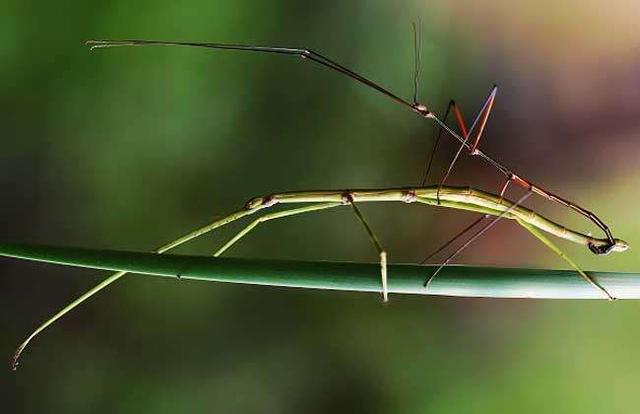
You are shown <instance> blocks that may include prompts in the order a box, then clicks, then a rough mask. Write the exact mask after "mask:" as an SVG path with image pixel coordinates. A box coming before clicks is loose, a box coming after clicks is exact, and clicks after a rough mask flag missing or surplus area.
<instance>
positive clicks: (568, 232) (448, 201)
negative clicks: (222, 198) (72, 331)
mask: <svg viewBox="0 0 640 414" xmlns="http://www.w3.org/2000/svg"><path fill="white" fill-rule="evenodd" d="M368 202H402V203H421V204H426V205H430V206H440V207H446V208H453V209H458V210H467V211H473V212H477V213H482V214H489V215H493V216H503V217H504V218H506V219H511V220H515V221H516V222H517V223H519V224H521V225H523V227H525V228H526V229H527V230H529V231H530V229H531V228H533V229H537V230H539V234H541V232H546V233H549V234H551V235H554V236H556V237H559V238H562V239H565V240H567V241H571V242H574V243H578V244H581V245H584V246H590V245H595V246H600V245H606V244H608V243H609V241H608V239H598V238H594V237H591V236H589V235H586V234H583V233H581V232H579V231H575V230H572V229H569V228H567V227H564V226H562V225H560V224H558V223H555V222H553V221H551V220H549V219H547V218H545V217H544V216H542V215H540V214H537V213H536V212H534V211H533V210H530V209H528V208H526V207H523V206H519V205H517V206H516V205H514V203H513V202H511V201H508V200H506V199H504V198H503V197H500V196H497V195H495V194H490V193H486V192H484V191H481V190H476V189H474V188H471V187H439V186H429V187H420V188H388V189H362V190H318V191H296V192H287V193H278V194H272V195H269V196H266V197H257V198H253V199H251V200H250V201H249V202H247V203H246V205H245V206H244V208H242V209H240V210H238V211H236V212H234V213H232V214H230V215H228V216H226V217H224V218H222V219H220V220H216V221H214V222H212V223H210V224H207V225H205V226H203V227H201V228H199V229H197V230H194V231H192V232H191V233H188V234H186V235H184V236H182V237H180V238H178V239H176V240H174V241H172V242H170V243H167V244H165V245H163V246H161V247H159V248H158V249H156V250H154V253H157V254H162V253H165V252H167V251H169V250H171V249H173V248H175V247H178V246H180V245H182V244H184V243H187V242H189V241H191V240H193V239H195V238H197V237H199V236H202V235H204V234H206V233H209V232H211V231H213V230H215V229H217V228H220V227H222V226H225V225H227V224H230V223H233V222H235V221H237V220H240V219H242V218H244V217H247V216H250V215H253V214H255V213H257V212H259V211H261V210H264V209H267V208H270V207H273V206H275V205H277V204H307V203H308V204H314V205H313V206H309V207H307V208H305V207H302V208H299V209H296V210H295V211H294V210H287V211H283V212H279V213H273V214H272V215H270V217H268V216H269V215H265V216H262V217H263V218H262V220H261V219H260V218H259V219H257V220H256V221H254V223H255V224H253V223H252V224H251V225H250V226H249V227H248V228H246V229H245V230H243V231H241V232H240V233H238V235H236V236H235V237H234V238H233V239H231V240H230V241H229V242H227V243H226V244H225V245H224V246H223V247H222V248H221V249H220V250H218V251H217V252H216V256H218V255H219V254H221V253H222V252H223V251H225V250H227V249H228V248H229V247H231V245H233V244H234V243H235V242H237V241H238V240H239V239H240V238H241V237H243V236H244V235H246V234H247V233H248V232H249V231H250V230H252V229H253V228H255V227H256V226H257V224H258V223H260V222H263V221H266V220H269V219H275V218H283V217H287V216H291V215H293V214H296V212H297V213H300V214H301V213H306V212H311V211H318V210H324V209H328V208H334V207H339V206H348V205H350V204H351V203H358V204H362V203H368ZM505 212H506V213H505ZM534 235H536V234H535V233H534ZM536 237H538V236H537V235H536ZM545 244H547V243H545ZM547 246H549V244H547ZM627 248H628V245H627V243H626V242H624V241H622V240H619V239H615V244H614V247H613V248H612V250H613V251H624V250H626V249H627ZM554 251H555V250H554ZM563 258H564V259H565V260H567V257H566V256H563ZM385 259H386V257H385ZM569 263H570V264H571V266H572V267H574V268H575V269H576V270H577V271H579V272H581V274H582V273H583V272H582V270H581V269H579V268H578V267H577V266H576V265H575V262H573V261H570V259H569ZM125 274H126V272H117V273H114V274H113V275H111V276H109V277H108V278H106V279H105V280H104V281H102V282H101V283H100V284H98V285H97V286H96V287H94V288H92V289H91V290H89V291H88V292H86V293H85V294H83V295H82V296H80V297H79V298H78V299H76V300H74V301H73V302H71V303H70V304H69V305H67V306H66V307H64V308H63V309H62V310H60V311H59V312H58V313H56V314H55V315H54V316H53V317H51V318H50V319H49V320H47V321H46V322H44V323H43V324H42V325H40V326H39V327H38V328H37V329H36V330H35V331H34V332H33V333H32V334H31V335H29V336H28V337H27V339H26V340H25V341H24V342H23V343H22V344H21V345H20V346H19V347H18V350H17V351H16V353H15V355H14V358H13V362H12V365H13V367H14V368H15V367H16V366H17V362H18V358H19V357H20V354H21V353H22V351H23V350H24V349H25V348H26V346H27V345H28V344H29V342H30V341H31V340H32V339H33V338H34V337H35V336H36V335H38V334H39V333H40V332H42V331H43V330H44V329H45V328H46V327H48V326H49V325H51V324H52V323H53V322H55V321H56V320H58V319H60V318H61V317H62V316H63V315H65V314H66V313H68V312H69V311H71V310H72V309H74V308H75V307H77V306H78V305H79V304H80V303H82V302H84V301H85V300H87V299H88V298H89V297H91V296H93V295H94V294H96V293H97V292H99V291H100V290H102V289H104V288H105V287H107V286H108V285H110V284H111V283H113V282H115V281H116V280H118V279H119V278H121V277H122V276H124V275H125ZM583 277H584V276H583ZM586 277H587V278H588V276H586ZM590 283H591V282H590Z"/></svg>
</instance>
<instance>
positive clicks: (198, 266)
mask: <svg viewBox="0 0 640 414" xmlns="http://www.w3.org/2000/svg"><path fill="white" fill-rule="evenodd" d="M0 256H6V257H13V258H18V259H26V260H34V261H40V262H46V263H54V264H61V265H69V266H77V267H85V268H91V269H99V270H111V271H124V272H130V273H137V274H145V275H154V276H167V277H173V278H176V277H180V278H181V279H195V280H207V281H216V282H229V283H245V284H257V285H270V286H286V287H298V288H309V289H332V290H346V291H360V292H376V293H379V292H380V289H381V288H380V274H379V270H380V269H379V264H377V263H376V264H374V263H349V262H302V261H279V260H259V259H237V258H212V257H205V256H184V255H166V254H165V255H158V254H154V253H136V252H125V251H113V250H91V249H80V248H69V247H50V246H36V245H24V244H0ZM433 269H434V266H430V265H412V264H393V265H389V285H388V289H389V292H390V293H398V294H402V293H405V294H422V295H447V296H467V297H491V298H541V299H542V298H546V299H603V298H604V297H603V295H602V294H601V292H600V291H599V290H597V289H594V288H593V286H591V285H589V284H588V283H585V281H584V280H583V278H582V277H581V276H580V275H579V274H578V272H576V271H570V270H552V269H521V268H497V267H478V266H447V267H446V268H445V269H443V271H442V272H441V273H440V274H439V275H438V278H436V279H435V280H434V281H433V283H431V284H430V286H429V288H428V289H425V287H424V286H423V284H424V281H425V278H426V277H427V275H429V274H430V272H432V271H433ZM588 273H589V274H590V276H591V277H593V278H594V279H595V280H596V281H597V282H598V283H599V284H601V285H602V286H603V287H605V288H606V289H607V290H609V291H610V292H611V293H612V294H614V295H615V296H616V297H617V298H620V299H640V273H622V272H588Z"/></svg>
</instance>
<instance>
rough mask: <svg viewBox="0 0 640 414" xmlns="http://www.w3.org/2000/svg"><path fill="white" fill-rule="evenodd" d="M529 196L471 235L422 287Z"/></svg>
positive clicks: (427, 284) (529, 193)
mask: <svg viewBox="0 0 640 414" xmlns="http://www.w3.org/2000/svg"><path fill="white" fill-rule="evenodd" d="M531 194H533V193H532V192H531V191H529V192H527V193H526V194H524V195H523V196H522V197H520V199H519V200H518V201H517V202H516V203H514V204H513V205H511V206H510V207H509V208H508V209H506V210H505V211H503V212H502V213H500V215H498V216H496V217H494V218H493V219H492V220H491V221H489V222H488V223H487V224H485V225H484V226H482V227H481V228H480V229H479V230H478V231H477V232H476V233H474V234H473V236H471V238H470V239H469V240H467V241H466V242H465V243H464V244H463V245H462V246H460V247H459V248H458V249H456V250H455V251H454V252H453V253H452V254H450V255H449V256H448V257H447V258H446V259H445V260H444V262H442V263H441V264H440V266H439V267H438V268H437V269H436V270H435V271H434V272H433V273H432V274H431V275H430V276H429V277H428V278H427V280H426V281H425V282H424V287H425V288H429V285H430V284H431V282H432V281H433V279H434V278H435V277H436V276H437V275H438V273H440V271H441V270H442V269H443V268H444V267H445V266H446V265H447V264H449V262H451V260H453V259H454V258H455V257H456V256H457V255H458V254H459V253H460V252H462V251H463V250H464V249H466V248H467V247H468V246H469V245H470V244H471V243H473V242H474V241H475V240H476V239H478V237H480V236H482V235H483V234H484V233H485V232H486V231H487V230H489V229H490V228H491V227H493V226H495V225H496V223H497V222H498V221H500V220H501V219H502V218H503V217H505V216H506V215H508V214H509V213H510V212H511V211H512V210H513V209H515V208H516V207H518V206H519V205H520V204H522V203H523V202H524V201H525V200H526V199H527V198H529V197H530V196H531Z"/></svg>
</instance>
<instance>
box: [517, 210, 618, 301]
mask: <svg viewBox="0 0 640 414" xmlns="http://www.w3.org/2000/svg"><path fill="white" fill-rule="evenodd" d="M516 221H517V222H518V224H520V225H521V226H522V227H524V228H525V229H527V230H528V231H529V233H531V234H533V235H534V236H535V237H536V238H537V239H538V240H540V241H541V242H542V243H544V244H545V245H546V246H547V247H548V248H550V249H551V250H552V251H554V252H555V253H556V254H557V255H558V256H560V257H561V258H563V259H564V260H565V261H566V262H567V263H569V264H570V265H571V267H573V268H574V269H575V270H576V271H577V272H578V274H580V276H581V277H582V278H583V279H584V280H585V281H586V282H587V283H589V284H590V285H591V286H593V287H594V288H596V289H598V290H599V291H601V292H602V293H603V294H604V295H606V297H607V299H609V300H616V298H615V297H614V296H612V295H611V294H610V293H609V292H608V291H607V290H606V289H605V288H604V287H602V286H601V285H600V284H599V283H598V282H596V281H595V280H594V279H593V278H592V277H591V276H589V275H588V274H587V273H586V272H585V271H584V270H582V269H581V268H580V266H578V264H577V263H576V262H574V261H573V259H571V258H570V257H569V256H567V254H566V253H565V252H563V251H562V250H560V248H559V247H558V246H556V244H555V243H553V242H552V241H551V240H549V239H548V238H547V237H546V236H545V235H544V234H542V232H540V230H538V229H537V228H535V227H533V226H532V225H531V224H529V223H525V222H524V221H521V220H518V219H516Z"/></svg>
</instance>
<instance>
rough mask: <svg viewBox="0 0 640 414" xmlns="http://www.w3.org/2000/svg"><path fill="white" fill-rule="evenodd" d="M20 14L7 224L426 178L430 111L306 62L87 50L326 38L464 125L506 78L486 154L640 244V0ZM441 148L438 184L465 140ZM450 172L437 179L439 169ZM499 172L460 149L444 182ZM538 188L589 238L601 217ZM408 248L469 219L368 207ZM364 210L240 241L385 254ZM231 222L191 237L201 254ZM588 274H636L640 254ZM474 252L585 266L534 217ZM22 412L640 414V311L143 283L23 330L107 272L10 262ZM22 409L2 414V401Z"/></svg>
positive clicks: (8, 127)
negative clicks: (415, 34)
mask: <svg viewBox="0 0 640 414" xmlns="http://www.w3.org/2000/svg"><path fill="white" fill-rule="evenodd" d="M3 4H4V6H3V7H2V8H3V12H2V13H1V14H0V62H1V63H0V79H1V81H0V108H2V110H1V111H0V125H1V127H0V131H1V132H2V142H3V145H2V151H1V152H0V162H1V163H2V166H3V174H0V186H1V188H2V194H3V196H2V202H1V203H0V215H1V217H2V223H3V230H4V231H3V237H4V238H5V239H6V240H12V241H20V242H37V243H47V244H56V245H72V246H84V247H92V248H114V249H132V250H138V251H147V250H150V249H152V248H153V247H156V246H158V245H160V244H162V243H164V242H166V241H169V240H171V239H173V238H175V237H177V236H178V235H180V234H182V233H185V232H186V231H188V230H190V229H193V228H195V227H198V226H200V225H202V224H204V223H206V222H208V221H209V220H211V219H212V218H213V217H214V216H219V215H222V214H224V213H226V212H229V211H231V210H233V209H235V208H237V207H238V206H240V205H242V204H243V203H244V202H245V201H246V200H247V199H249V198H251V197H252V196H256V195H263V194H268V193H271V192H275V191H284V190H296V189H298V190H302V189H312V188H340V189H342V188H348V187H351V188H355V187H386V186H406V185H415V184H417V183H419V181H420V178H421V176H422V173H423V169H424V164H425V161H426V159H427V157H428V154H429V151H430V149H431V146H432V143H433V133H434V131H433V125H432V124H431V123H430V122H428V121H425V120H422V119H420V118H419V117H417V116H415V114H413V113H411V112H410V111H408V110H406V109H405V108H401V107H399V106H397V105H394V104H393V103H392V102H391V101H389V100H387V99H386V98H384V97H383V96H382V95H380V94H378V93H377V92H375V91H372V90H370V89H367V88H365V87H363V86H361V85H358V84H355V83H354V82H352V81H350V80H348V79H345V78H343V77H341V76H338V75H336V74H334V73H331V72H329V71H327V70H325V69H323V68H321V67H318V66H315V65H314V64H313V63H311V62H305V61H301V60H299V59H296V58H290V57H286V56H284V57H283V56H267V55H255V54H248V53H238V52H212V51H204V50H190V49H171V48H129V49H114V50H104V51H95V52H91V53H90V52H88V50H87V49H86V48H85V47H83V45H82V42H83V41H84V40H87V39H92V38H159V39H174V40H192V41H217V42H238V43H259V44H274V45H284V46H305V47H311V48H314V49H317V50H319V51H322V52H324V53H326V54H327V55H328V56H330V57H333V58H335V59H336V60H338V61H340V62H342V63H344V64H345V65H347V66H349V67H351V68H353V69H355V70H357V71H359V72H361V73H362V74H364V75H366V76H368V77H370V78H372V79H374V80H376V81H378V82H380V83H381V84H383V85H385V86H386V87H388V88H389V89H391V90H393V91H396V92H397V93H398V94H400V95H402V96H406V97H407V98H409V97H410V96H411V95H412V93H413V92H412V71H413V43H412V32H411V22H412V21H413V20H415V19H417V18H420V19H421V21H422V50H421V51H422V62H423V68H422V74H421V81H422V82H421V88H420V98H421V101H423V102H424V103H425V104H426V105H428V106H429V107H430V108H432V109H433V110H435V111H438V112H441V111H443V110H444V108H445V105H446V103H447V102H448V100H449V99H450V98H452V97H455V98H456V99H457V100H458V102H460V104H461V105H462V107H463V111H464V112H465V114H466V115H467V116H468V117H471V115H472V113H474V112H475V110H477V108H478V106H479V105H480V103H481V100H482V98H483V97H484V96H485V95H486V93H487V92H488V91H489V88H490V87H491V85H492V84H493V83H494V82H496V83H498V84H499V85H500V90H499V94H498V97H497V100H496V106H495V109H494V112H493V116H492V118H491V120H490V122H489V126H488V130H487V134H486V140H485V142H484V143H483V149H484V150H486V151H487V152H488V153H490V154H492V155H494V156H495V157H496V158H498V159H499V160H501V161H502V162H503V163H504V164H506V165H508V166H510V167H513V168H514V169H515V170H516V171H518V172H521V173H522V174H523V175H524V176H526V177H529V178H531V179H532V180H534V181H536V182H538V183H540V184H541V185H543V186H546V187H548V188H550V189H553V190H555V191H556V192H557V193H559V194H562V195H565V196H566V197H568V198H569V199H572V200H575V201H578V202H579V203H581V204H583V205H584V206H586V207H588V208H589V209H592V210H593V211H595V212H597V213H598V214H599V215H600V216H601V217H602V218H603V219H604V220H605V221H606V222H607V223H609V224H610V226H611V227H612V229H613V231H614V233H615V234H616V235H617V236H619V237H621V238H624V239H627V240H628V241H629V242H630V243H631V244H632V246H640V236H639V234H640V224H639V223H638V219H637V211H638V205H639V204H640V196H639V195H638V186H637V183H638V182H640V166H639V164H638V159H639V156H640V81H639V80H638V73H639V71H640V35H639V34H640V33H639V30H638V23H637V16H638V15H639V14H640V3H638V2H637V1H632V0H611V1H608V2H606V4H603V3H602V2H599V1H595V0H587V1H580V2H578V1H564V0H554V1H548V0H542V1H522V2H502V1H496V2H491V1H471V0H469V1H419V0H412V1H411V0H409V1H394V2H389V1H382V0H377V1H348V2H345V1H318V2H299V1H293V0H283V1H253V2H252V1H244V0H238V1H227V2H225V1H214V0H207V1H192V2H175V1H166V0H155V1H139V2H130V1H121V0H119V1H101V2H100V1H86V2H69V1H58V2H45V1H17V0H16V1H14V0H9V1H5V2H4V3H3ZM446 142H447V144H446V145H444V146H442V148H441V152H440V153H439V154H438V158H437V163H436V166H435V167H436V170H437V172H438V174H440V173H441V172H442V169H443V168H445V167H446V164H447V161H448V159H450V157H451V156H452V155H453V151H454V150H455V149H454V148H455V146H454V145H453V143H452V141H451V140H447V141H446ZM433 179H435V176H433V178H432V180H433ZM499 180H500V177H499V176H498V175H497V174H496V173H495V172H494V171H492V170H490V169H489V168H488V167H487V166H486V165H484V164H483V163H482V162H481V161H478V160H473V159H469V158H466V159H464V160H463V161H462V162H460V163H459V164H458V167H457V168H456V170H455V173H454V175H453V176H452V178H451V180H450V182H451V183H452V184H459V185H473V186H475V187H479V188H483V189H486V190H489V191H495V190H496V188H497V187H498V186H499ZM528 204H529V205H531V206H533V207H535V208H537V209H540V210H541V211H543V212H545V213H546V214H549V215H550V216H551V217H553V218H555V219H557V220H560V221H563V222H566V223H569V224H571V225H573V226H576V227H577V228H580V229H583V230H584V231H590V230H591V231H594V232H595V231H596V230H597V229H595V228H592V227H590V226H589V223H587V222H585V220H583V219H582V218H581V217H580V216H576V215H575V214H572V213H570V212H568V211H567V210H564V209H559V208H556V207H555V206H553V205H550V204H549V203H546V202H544V201H539V200H537V201H534V200H532V201H531V202H529V203H528ZM363 210H364V211H365V213H366V214H367V215H368V216H369V218H370V220H371V222H372V223H373V225H374V227H375V229H376V231H377V232H378V233H379V236H380V238H381V240H382V242H383V243H384V245H385V246H386V247H387V249H388V250H389V252H390V259H391V260H392V261H394V262H415V261H419V260H421V259H422V258H423V257H424V256H425V255H426V254H427V253H429V252H431V251H432V250H434V249H435V248H437V247H438V246H439V245H440V244H442V243H443V242H444V241H446V240H447V239H448V238H449V237H450V236H451V235H452V234H454V233H455V232H456V231H457V230H460V229H461V228H463V227H464V226H466V225H467V224H468V223H470V222H471V221H472V220H473V219H474V218H475V216H474V215H473V214H470V213H463V212H458V211H450V210H444V209H443V210H438V209H430V208H426V207H417V206H403V205H366V206H364V207H363ZM359 226H360V225H359V223H358V222H357V221H356V220H355V219H354V217H352V215H351V213H350V212H349V211H347V210H337V211H330V212H325V213H315V214H311V215H308V216H306V217H304V216H302V217H297V218H292V219H290V220H284V221H280V222H271V223H269V224H267V225H265V226H264V227H262V228H260V229H259V230H257V231H256V232H255V233H254V234H252V235H251V236H250V237H248V238H246V239H245V240H244V241H243V242H242V243H241V244H239V245H238V246H237V247H235V248H234V249H233V250H232V251H230V252H229V254H230V255H233V256H239V257H261V258H280V259H304V260H352V261H374V260H375V258H376V255H375V252H374V251H373V249H372V247H371V245H370V244H369V242H368V240H367V237H366V235H365V234H364V232H363V231H362V229H361V228H360V227H359ZM234 229H239V227H237V226H236V227H235V228H231V229H226V230H224V231H220V232H219V233H216V234H215V235H212V236H207V237H205V238H204V239H203V240H201V241H198V242H194V243H192V244H190V245H188V246H186V247H185V248H183V249H180V250H179V251H180V252H183V253H194V254H207V253H210V252H212V251H213V249H214V246H217V245H219V243H221V242H223V241H224V240H225V238H228V237H229V236H230V235H231V234H232V233H231V232H232V231H233V230H234ZM561 245H562V247H563V248H565V249H566V250H567V252H569V253H571V254H572V255H573V256H575V258H576V259H577V260H578V261H579V263H581V264H582V265H583V266H584V267H586V268H588V269H598V270H628V271H632V270H635V271H638V270H640V261H639V260H638V253H637V250H631V251H629V252H627V253H625V254H618V255H611V256H608V257H595V256H593V255H591V254H590V253H589V252H588V251H587V250H586V249H584V248H580V247H579V246H571V245H568V244H567V243H562V244H561ZM458 262H461V263H474V264H483V265H500V266H530V267H565V264H564V263H563V262H562V261H561V260H560V259H558V258H557V257H556V256H554V254H553V253H552V252H550V251H548V250H547V249H546V248H545V247H544V246H542V245H541V244H540V243H538V242H537V241H536V240H535V239H533V238H532V237H531V236H530V235H528V234H526V233H525V232H523V231H522V230H521V229H519V228H517V227H516V226H515V225H514V224H513V223H508V222H504V223H500V225H499V226H496V228H495V229H492V231H491V232H489V233H487V234H486V235H485V236H484V237H483V238H482V239H481V240H479V241H478V242H477V243H476V244H475V245H473V246H472V247H471V248H469V249H468V250H467V251H465V253H464V254H463V255H461V256H460V257H459V260H458ZM0 275H1V284H2V301H1V305H0V306H1V309H2V312H1V313H0V315H1V316H0V321H1V323H2V325H1V328H2V335H0V356H3V358H5V360H6V362H7V363H6V366H5V367H6V369H4V370H0V395H1V396H2V400H3V401H2V403H1V406H2V407H3V411H4V412H12V411H15V412H45V411H46V412H52V411H53V412H87V411H88V410H91V411H93V412H123V413H124V412H176V411H177V412H238V413H241V412H242V413H252V412H256V413H257V412H259V413H289V412H291V413H293V412H318V413H320V412H323V413H324V412H394V413H426V412H441V413H449V412H451V413H467V412H469V413H470V412H473V413H483V412H496V411H497V412H501V411H507V410H508V411H518V412H521V413H537V412H540V411H542V410H545V411H553V412H566V413H569V412H575V413H578V412H579V413H589V412H599V413H601V412H608V413H613V412H616V413H628V412H634V411H635V410H636V409H637V407H638V405H639V404H640V394H639V393H638V385H639V379H640V360H639V358H638V340H640V325H639V324H638V319H639V316H640V305H639V304H638V303H637V302H632V301H628V302H617V303H615V304H611V303H606V302H605V301H575V302H570V301H536V300H488V299H456V298H438V297H433V298H431V297H406V296H398V295H394V296H393V297H392V300H391V302H390V303H389V304H388V305H383V304H381V302H380V298H379V297H378V295H372V294H358V293H338V292H321V291H302V290H292V289H284V288H266V287H253V286H235V285H224V284H211V283H199V282H182V283H177V282H176V281H173V280H166V279H162V278H160V279H158V278H151V277H142V276H135V275H130V276H127V277H126V278H124V279H123V280H121V281H119V282H118V283H116V284H115V285H113V286H111V287H109V288H108V289H107V290H106V291H104V292H102V293H100V294H99V295H98V296H96V297H95V298H93V299H91V300H90V301H89V302H87V303H86V304H84V305H82V306H81V307H80V308H79V309H77V310H76V311H74V312H73V313H72V314H70V315H68V316H67V317H65V318H64V319H63V320H61V321H60V322H58V323H56V324H55V325H54V326H52V327H51V328H50V329H48V330H47V331H46V332H45V333H44V334H42V335H41V336H40V337H39V338H37V339H36V340H35V341H34V343H33V346H32V347H31V348H30V349H29V350H28V351H27V352H26V354H25V355H24V359H23V361H22V365H21V367H20V369H19V370H18V371H17V372H16V373H13V372H11V371H10V370H9V360H10V357H11V355H12V353H13V350H14V349H15V347H16V345H17V344H18V343H19V342H20V341H21V340H22V339H23V338H24V337H25V336H26V335H27V334H28V333H29V332H30V330H32V329H33V328H34V327H35V326H36V325H37V324H38V323H40V322H41V321H42V320H44V319H45V318H47V317H48V316H49V315H51V314H52V313H53V312H54V311H56V310H57V309H59V308H60V307H61V306H62V305H64V304H66V303H67V302H68V301H70V300H71V299H72V298H74V297H76V296H77V295H79V294H80V293H81V292H83V291H84V290H86V289H88V288H89V287H90V286H92V285H93V284H95V283H96V282H97V281H98V280H100V279H101V278H102V277H104V275H102V274H100V273H96V272H93V271H86V270H74V269H68V268H62V267H55V266H47V265H40V264H31V263H26V262H18V261H13V260H6V259H3V260H1V261H0ZM5 410H7V411H5Z"/></svg>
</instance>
